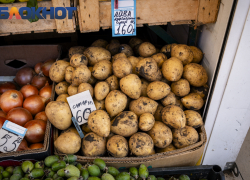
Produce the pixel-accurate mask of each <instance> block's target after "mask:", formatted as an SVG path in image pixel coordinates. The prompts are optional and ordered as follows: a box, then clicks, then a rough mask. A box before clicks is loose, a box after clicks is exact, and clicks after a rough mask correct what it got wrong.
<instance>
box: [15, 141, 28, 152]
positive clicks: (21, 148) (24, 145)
mask: <svg viewBox="0 0 250 180" xmlns="http://www.w3.org/2000/svg"><path fill="white" fill-rule="evenodd" d="M24 150H30V148H29V147H28V143H27V141H26V140H25V139H23V140H22V142H21V143H20V145H19V146H18V148H17V150H16V151H24Z"/></svg>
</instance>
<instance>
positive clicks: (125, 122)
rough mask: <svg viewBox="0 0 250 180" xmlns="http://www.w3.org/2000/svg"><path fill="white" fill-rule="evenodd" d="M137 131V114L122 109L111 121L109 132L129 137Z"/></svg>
mask: <svg viewBox="0 0 250 180" xmlns="http://www.w3.org/2000/svg"><path fill="white" fill-rule="evenodd" d="M137 131H138V119H137V115H136V114H135V113H134V112H132V111H123V112H121V113H119V114H118V115H117V116H116V117H115V118H114V119H113V120H112V121H111V132H112V133H115V134H118V135H121V136H123V137H130V136H132V135H133V134H135V133H136V132H137Z"/></svg>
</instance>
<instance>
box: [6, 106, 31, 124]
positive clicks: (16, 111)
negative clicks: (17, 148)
mask: <svg viewBox="0 0 250 180" xmlns="http://www.w3.org/2000/svg"><path fill="white" fill-rule="evenodd" d="M6 118H7V119H8V120H9V121H11V122H13V123H15V124H18V125H20V126H24V125H25V124H26V123H27V122H28V121H30V120H32V119H33V117H32V115H31V113H30V112H29V111H28V110H27V109H24V108H22V107H17V108H13V109H11V110H10V111H9V112H8V114H7V117H6Z"/></svg>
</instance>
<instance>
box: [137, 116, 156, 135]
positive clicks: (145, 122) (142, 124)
mask: <svg viewBox="0 0 250 180" xmlns="http://www.w3.org/2000/svg"><path fill="white" fill-rule="evenodd" d="M154 124H155V118H154V116H153V115H152V114H150V113H143V114H142V115H141V116H140V119H139V128H140V129H141V130H142V131H149V130H150V129H152V127H153V126H154Z"/></svg>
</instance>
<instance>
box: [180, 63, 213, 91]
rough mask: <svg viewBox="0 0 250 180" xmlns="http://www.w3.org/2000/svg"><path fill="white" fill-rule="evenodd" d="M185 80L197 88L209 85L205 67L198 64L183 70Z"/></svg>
mask: <svg viewBox="0 0 250 180" xmlns="http://www.w3.org/2000/svg"><path fill="white" fill-rule="evenodd" d="M183 78H185V79H186V80H188V82H189V83H190V84H191V85H192V86H195V87H200V86H203V85H205V84H206V83H207V80H208V75H207V72H206V70H205V69H204V67H202V66H201V65H199V64H196V63H190V64H188V65H186V66H184V68H183Z"/></svg>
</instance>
